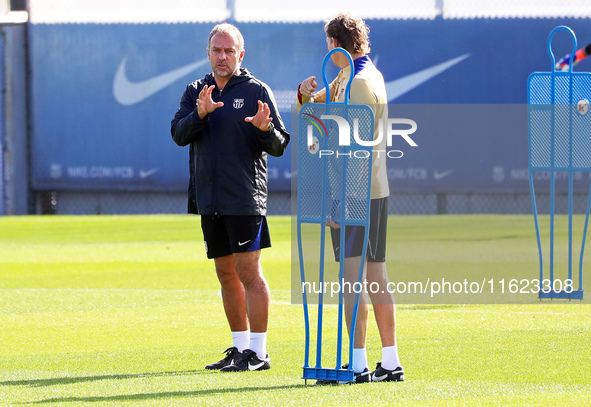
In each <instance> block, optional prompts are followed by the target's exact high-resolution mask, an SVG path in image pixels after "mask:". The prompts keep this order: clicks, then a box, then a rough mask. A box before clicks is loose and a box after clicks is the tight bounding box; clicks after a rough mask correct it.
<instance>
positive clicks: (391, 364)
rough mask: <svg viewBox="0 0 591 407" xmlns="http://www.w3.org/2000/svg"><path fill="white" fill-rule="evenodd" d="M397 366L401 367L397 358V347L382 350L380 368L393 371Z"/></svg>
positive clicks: (387, 347)
mask: <svg viewBox="0 0 591 407" xmlns="http://www.w3.org/2000/svg"><path fill="white" fill-rule="evenodd" d="M398 366H401V365H400V359H399V358H398V346H386V347H385V348H382V367H383V368H384V369H386V370H394V369H396V368H397V367H398Z"/></svg>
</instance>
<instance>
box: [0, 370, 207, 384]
mask: <svg viewBox="0 0 591 407" xmlns="http://www.w3.org/2000/svg"><path fill="white" fill-rule="evenodd" d="M212 373H216V371H215V370H186V371H182V372H157V373H135V374H118V375H101V376H79V377H57V378H51V379H31V380H9V381H4V382H0V386H29V387H43V386H58V385H63V384H75V383H84V382H95V381H99V380H126V379H140V378H145V377H148V378H149V377H163V376H185V375H195V374H212Z"/></svg>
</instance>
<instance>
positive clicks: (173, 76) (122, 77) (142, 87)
mask: <svg viewBox="0 0 591 407" xmlns="http://www.w3.org/2000/svg"><path fill="white" fill-rule="evenodd" d="M207 62H208V60H207V58H205V59H202V60H201V61H197V62H193V63H191V64H188V65H185V66H181V67H180V68H176V69H173V70H172V71H168V72H165V73H163V74H160V75H157V76H154V77H152V78H149V79H146V80H143V81H140V82H132V81H130V80H129V79H128V78H127V75H126V73H125V66H126V65H127V57H125V58H123V60H121V63H120V64H119V68H117V72H116V73H115V78H114V79H113V96H114V97H115V100H116V101H117V102H119V103H120V104H122V105H125V106H130V105H135V104H136V103H139V102H141V101H143V100H145V99H147V98H149V97H150V96H152V95H153V94H155V93H156V92H158V91H160V90H162V89H164V88H166V87H167V86H168V85H170V84H172V83H174V82H176V81H177V80H179V79H181V78H182V77H183V76H185V75H187V74H188V73H189V72H192V71H194V70H195V69H197V68H199V67H201V66H203V65H205V64H207Z"/></svg>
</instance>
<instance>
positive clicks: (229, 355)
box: [205, 346, 242, 370]
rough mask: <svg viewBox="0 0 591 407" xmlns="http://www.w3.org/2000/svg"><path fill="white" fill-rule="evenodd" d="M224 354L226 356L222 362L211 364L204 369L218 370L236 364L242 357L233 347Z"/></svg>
mask: <svg viewBox="0 0 591 407" xmlns="http://www.w3.org/2000/svg"><path fill="white" fill-rule="evenodd" d="M224 353H225V354H226V356H225V357H224V358H223V359H222V360H220V361H219V362H215V363H211V364H209V365H207V366H205V368H206V369H208V370H219V369H221V368H223V367H226V366H230V365H231V364H234V363H237V362H238V361H239V360H240V358H241V356H242V354H241V353H240V352H238V348H236V347H234V346H232V347H231V348H228V349H226V350H225V351H224Z"/></svg>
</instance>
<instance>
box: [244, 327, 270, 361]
mask: <svg viewBox="0 0 591 407" xmlns="http://www.w3.org/2000/svg"><path fill="white" fill-rule="evenodd" d="M248 349H250V350H252V351H255V352H256V354H257V357H258V358H259V359H264V358H266V357H267V333H266V332H251V333H250V346H249V347H248Z"/></svg>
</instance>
